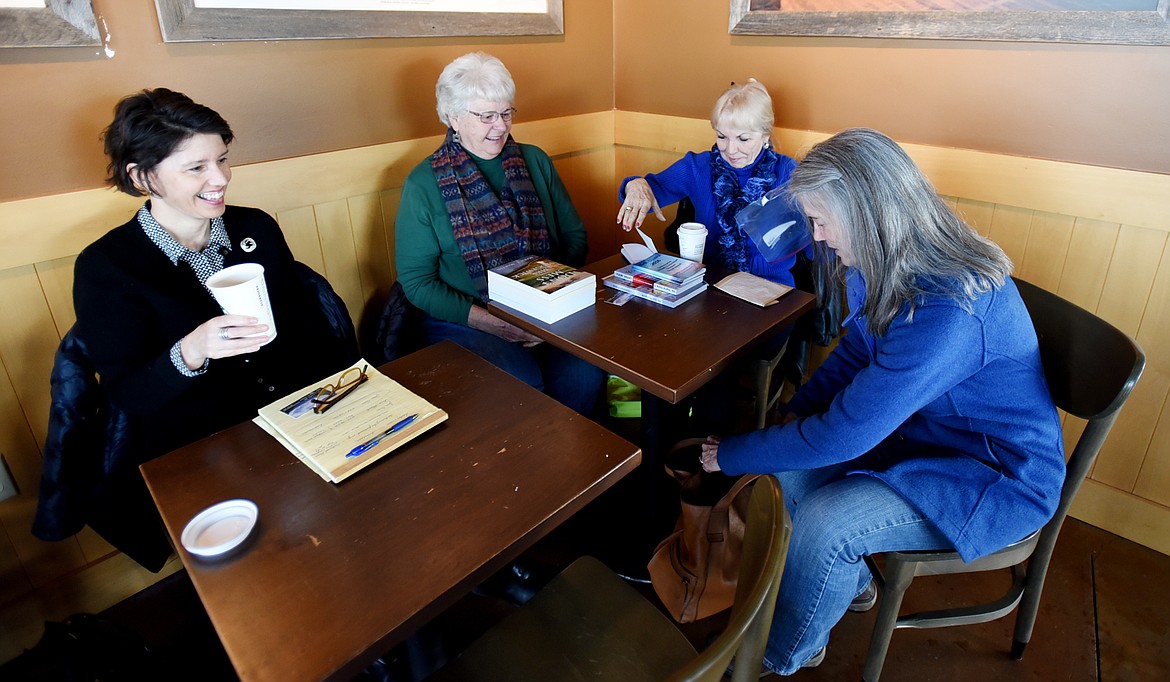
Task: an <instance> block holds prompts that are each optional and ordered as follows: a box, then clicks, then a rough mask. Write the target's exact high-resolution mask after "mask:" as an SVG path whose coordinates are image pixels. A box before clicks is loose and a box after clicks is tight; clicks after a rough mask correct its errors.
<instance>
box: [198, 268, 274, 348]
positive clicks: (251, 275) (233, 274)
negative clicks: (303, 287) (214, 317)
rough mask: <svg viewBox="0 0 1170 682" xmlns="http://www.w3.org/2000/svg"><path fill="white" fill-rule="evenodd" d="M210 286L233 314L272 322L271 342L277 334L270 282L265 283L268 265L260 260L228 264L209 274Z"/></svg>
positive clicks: (270, 323) (218, 299)
mask: <svg viewBox="0 0 1170 682" xmlns="http://www.w3.org/2000/svg"><path fill="white" fill-rule="evenodd" d="M207 288H208V289H210V290H211V295H212V296H215V300H216V302H217V303H219V307H221V308H223V311H224V312H225V313H227V314H229V315H248V316H249V317H254V318H256V319H257V320H259V323H258V324H266V325H268V331H267V332H265V334H267V336H268V341H265V343H268V342H269V341H272V339H275V338H276V322H275V321H274V320H273V318H272V304H271V303H270V302H269V301H268V286H267V285H266V284H265V283H264V266H263V265H260V264H259V263H240V264H239V265H233V266H231V267H230V268H224V269H223V270H220V271H219V272H217V273H215V274H214V275H212V276H211V277H208V278H207Z"/></svg>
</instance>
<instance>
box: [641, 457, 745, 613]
mask: <svg viewBox="0 0 1170 682" xmlns="http://www.w3.org/2000/svg"><path fill="white" fill-rule="evenodd" d="M704 440H705V439H702V438H690V439H687V440H684V441H680V442H678V443H676V444H675V445H674V447H673V448H671V452H672V453H673V452H675V451H677V450H679V449H682V448H687V447H694V446H696V445H700V444H702V443H703V442H704ZM667 472H668V473H670V475H672V476H674V477H675V478H676V479H677V480H678V481H679V483H681V484H682V492H681V494H680V500H679V501H680V503H681V506H682V512H681V513H680V514H679V518H678V523H677V524H676V525H675V529H674V532H673V533H671V534H670V535H668V536H667V537H666V539H665V540H663V541H662V542H661V543H659V544H658V547H657V548H656V549H655V550H654V555H653V556H652V557H651V559H650V564H649V565H648V566H647V568H648V569H649V571H650V583H651V584H652V585H653V586H654V591H655V592H656V593H657V594H658V598H659V599H661V600H662V603H663V604H664V605H665V606H666V608H667V610H668V611H669V612H670V615H672V616H674V619H675V620H677V621H678V622H680V623H690V622H693V621H696V620H699V619H701V618H706V617H707V616H711V615H714V614H716V613H719V612H720V611H723V610H724V609H727V608H730V607H731V604H732V602H733V601H735V583H736V579H737V578H738V577H739V560H740V556H741V555H742V553H743V532H744V527H745V525H746V519H747V508H748V501H749V498H750V497H751V495H750V485H751V484H752V483H754V482H755V480H756V479H757V478H758V476H756V475H750V476H741V477H740V478H739V479H738V480H735V481H734V483H733V484H732V485H731V488H730V489H727V484H726V483H723V484H722V487H721V488H719V489H718V491H717V493H718V492H722V493H723V494H722V495H721V496H720V497H719V498H718V499H717V500H712V495H711V484H714V485H717V486H718V485H720V482H719V481H717V480H715V481H712V480H711V479H713V478H716V477H718V478H722V479H724V480H726V478H727V477H725V476H720V475H718V474H716V475H715V476H712V475H711V474H704V473H702V472H699V473H692V472H689V471H681V470H676V469H671V468H669V467H668V468H667ZM705 478H706V480H705Z"/></svg>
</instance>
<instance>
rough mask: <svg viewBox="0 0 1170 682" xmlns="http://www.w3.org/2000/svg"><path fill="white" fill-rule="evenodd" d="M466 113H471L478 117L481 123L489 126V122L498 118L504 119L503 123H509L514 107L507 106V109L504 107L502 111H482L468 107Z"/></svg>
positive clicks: (491, 122)
mask: <svg viewBox="0 0 1170 682" xmlns="http://www.w3.org/2000/svg"><path fill="white" fill-rule="evenodd" d="M467 113H469V114H471V115H472V116H476V117H478V118H479V120H480V122H481V123H483V124H484V125H489V126H490V125H491V124H493V123H495V122H496V121H497V120H498V119H501V118H502V119H504V123H511V122H512V116H513V115H514V114H515V113H516V107H508V108H507V109H504V110H503V111H484V112H479V111H472V110H470V109H468V110H467Z"/></svg>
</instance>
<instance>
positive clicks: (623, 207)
mask: <svg viewBox="0 0 1170 682" xmlns="http://www.w3.org/2000/svg"><path fill="white" fill-rule="evenodd" d="M622 210H623V211H628V210H630V207H629V206H622Z"/></svg>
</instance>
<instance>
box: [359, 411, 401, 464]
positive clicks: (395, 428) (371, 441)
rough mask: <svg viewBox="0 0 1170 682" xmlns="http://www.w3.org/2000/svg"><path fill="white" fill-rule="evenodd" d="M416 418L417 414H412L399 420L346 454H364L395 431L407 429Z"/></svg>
mask: <svg viewBox="0 0 1170 682" xmlns="http://www.w3.org/2000/svg"><path fill="white" fill-rule="evenodd" d="M415 419H418V415H417V414H412V415H410V416H409V417H407V418H406V419H403V420H402V421H400V422H398V423H397V424H395V425H394V426H391V427H390V428H388V429H386V430H385V431H383V432H382V433H379V434H378V435H376V436H374V437H373V438H371V439H369V440H368V441H366V442H364V443H362V444H361V445H359V446H357V447H356V448H354V449H352V450H350V451H349V454H348V455H346V457H357V456H358V455H360V454H362V453H363V452H365V451H366V450H369V449H370V448H372V447H374V446H375V445H377V444H378V443H381V442H382V441H383V440H384V439H385V438H386V437H387V436H389V435H391V434H394V433H398V432H399V431H401V430H402V429H405V428H406V427H408V426H410V424H411V422H413V421H414V420H415Z"/></svg>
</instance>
